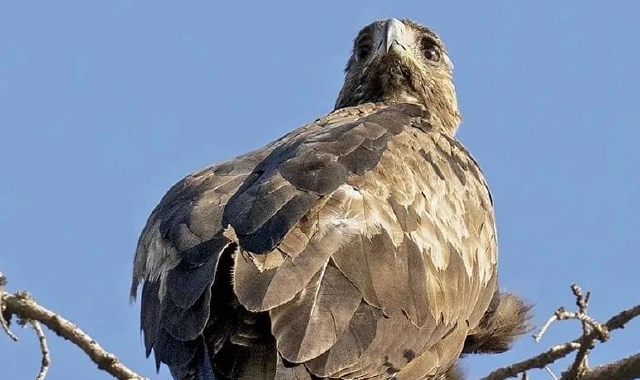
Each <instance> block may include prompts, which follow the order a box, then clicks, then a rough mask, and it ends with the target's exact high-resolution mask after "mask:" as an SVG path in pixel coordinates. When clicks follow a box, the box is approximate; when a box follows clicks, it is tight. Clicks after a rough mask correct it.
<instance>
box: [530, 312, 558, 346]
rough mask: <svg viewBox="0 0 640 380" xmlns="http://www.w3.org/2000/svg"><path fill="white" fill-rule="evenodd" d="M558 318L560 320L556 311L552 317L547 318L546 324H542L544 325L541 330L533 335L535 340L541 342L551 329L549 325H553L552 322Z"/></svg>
mask: <svg viewBox="0 0 640 380" xmlns="http://www.w3.org/2000/svg"><path fill="white" fill-rule="evenodd" d="M557 320H558V317H557V316H556V314H555V313H554V314H553V315H552V316H551V317H549V319H547V321H546V322H545V323H544V325H542V327H541V328H540V331H539V332H538V333H537V334H535V335H534V336H533V340H535V341H536V343H540V341H541V340H542V337H543V336H544V334H545V333H546V332H547V330H548V329H549V326H551V324H552V323H553V322H555V321H557Z"/></svg>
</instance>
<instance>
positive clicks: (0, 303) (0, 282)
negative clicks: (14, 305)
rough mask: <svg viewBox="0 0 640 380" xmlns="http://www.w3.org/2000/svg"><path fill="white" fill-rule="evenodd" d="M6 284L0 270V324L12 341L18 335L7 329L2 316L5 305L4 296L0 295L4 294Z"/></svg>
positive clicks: (5, 279)
mask: <svg viewBox="0 0 640 380" xmlns="http://www.w3.org/2000/svg"><path fill="white" fill-rule="evenodd" d="M6 285H7V278H6V277H5V276H4V274H3V273H2V272H0V326H2V330H3V331H4V333H5V334H7V336H9V338H11V340H13V341H14V342H17V341H18V337H17V336H16V334H14V333H13V332H12V331H11V329H9V322H7V319H6V318H5V316H4V315H5V309H6V306H5V305H4V297H2V295H3V294H4V287H5V286H6ZM7 318H8V317H7Z"/></svg>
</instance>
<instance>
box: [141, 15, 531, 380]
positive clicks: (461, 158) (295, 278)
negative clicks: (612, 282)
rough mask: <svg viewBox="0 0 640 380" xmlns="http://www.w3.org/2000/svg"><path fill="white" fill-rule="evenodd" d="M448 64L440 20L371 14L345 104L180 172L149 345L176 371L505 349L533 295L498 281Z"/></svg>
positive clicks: (247, 369) (451, 371) (411, 365)
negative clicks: (430, 23) (433, 26)
mask: <svg viewBox="0 0 640 380" xmlns="http://www.w3.org/2000/svg"><path fill="white" fill-rule="evenodd" d="M451 70H452V65H451V62H450V60H449V58H448V56H447V53H446V51H445V49H444V46H443V45H442V42H441V41H440V39H439V38H438V36H437V35H435V33H433V32H432V31H430V30H429V29H427V28H425V27H423V26H420V25H418V24H416V23H414V22H411V21H408V20H404V21H398V20H395V19H391V20H386V21H378V22H375V23H373V24H371V25H369V26H367V27H365V28H364V29H363V30H362V31H361V32H360V33H359V35H358V37H357V38H356V40H355V43H354V51H353V55H352V56H351V58H350V59H349V62H348V64H347V69H346V76H345V84H344V86H343V88H342V90H341V91H340V95H339V96H338V99H337V101H336V110H335V111H334V112H332V113H330V114H329V115H327V116H325V117H323V118H321V119H318V120H317V121H315V122H313V123H310V124H307V125H305V126H303V127H301V128H299V129H296V130H294V131H293V132H291V133H289V134H287V135H286V136H284V137H282V138H281V139H279V140H277V141H275V142H273V143H271V144H268V145H266V146H265V147H263V148H260V149H258V150H256V151H253V152H251V153H248V154H245V155H243V156H239V157H237V158H235V159H232V160H230V161H227V162H224V163H221V164H215V165H212V166H210V167H208V168H206V169H204V170H202V171H200V172H197V173H195V174H192V175H189V176H187V177H186V178H184V179H183V180H182V181H180V182H178V183H177V184H176V185H174V186H173V188H171V189H170V190H169V192H168V193H167V194H166V195H165V196H164V198H163V199H162V200H161V201H160V204H159V205H158V206H157V207H156V209H155V210H154V211H153V213H152V214H151V216H150V217H149V220H148V221H147V225H146V226H145V228H144V230H143V232H142V235H141V236H140V240H139V243H138V249H137V252H136V257H135V262H134V274H133V283H132V290H131V294H132V297H135V296H136V291H137V288H138V285H139V284H140V283H144V285H143V289H142V310H141V324H142V329H143V331H144V338H145V346H146V348H147V355H149V354H150V352H151V351H154V354H155V358H156V362H157V364H158V365H160V363H165V364H167V365H168V366H169V368H170V370H171V372H172V374H173V376H174V377H175V378H176V379H215V378H220V379H222V378H228V379H243V380H249V379H252V380H254V379H255V380H258V379H260V380H262V379H264V380H273V379H279V380H288V379H291V380H301V379H308V380H311V379H317V378H340V379H387V378H391V377H394V378H397V379H401V380H419V379H441V380H444V379H447V380H455V379H459V378H460V377H461V375H460V373H459V370H458V369H457V367H456V360H457V358H458V357H459V356H460V354H461V353H463V352H466V353H472V352H501V351H504V350H506V349H507V348H508V346H509V344H510V343H511V342H512V341H513V340H514V339H515V338H516V337H517V336H518V335H520V334H522V333H523V332H524V331H526V321H527V319H528V311H529V309H528V307H527V306H526V305H525V304H524V303H523V302H522V301H520V300H519V299H518V298H516V297H515V296H513V295H510V294H502V293H499V292H498V291H497V273H496V270H497V245H496V233H495V223H494V217H493V205H492V200H491V196H490V194H489V190H488V188H487V185H486V183H485V181H484V177H483V175H482V172H481V170H480V168H479V167H478V165H477V164H476V162H475V161H474V160H473V158H472V157H471V155H470V154H469V153H468V152H467V151H466V149H465V148H464V147H463V146H462V145H461V144H460V143H459V142H458V141H457V140H456V139H455V137H454V135H455V131H456V129H457V127H458V125H459V123H460V120H461V118H460V114H459V112H458V107H457V103H456V95H455V90H454V87H453V82H452V79H451Z"/></svg>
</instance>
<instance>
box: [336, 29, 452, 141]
mask: <svg viewBox="0 0 640 380" xmlns="http://www.w3.org/2000/svg"><path fill="white" fill-rule="evenodd" d="M452 69H453V65H452V63H451V61H450V60H449V57H448V55H447V51H446V50H445V47H444V44H443V43H442V41H441V40H440V38H439V37H438V35H436V34H435V33H434V32H432V31H431V30H429V29H428V28H426V27H424V26H422V25H420V24H417V23H415V22H413V21H411V20H402V21H399V20H396V19H394V18H392V19H389V20H385V21H376V22H374V23H372V24H370V25H367V26H366V27H364V28H363V29H362V30H361V31H360V33H358V36H357V37H356V39H355V41H354V44H353V53H352V54H351V57H350V58H349V61H348V62H347V67H346V69H345V73H346V74H345V80H344V85H343V87H342V90H340V94H339V95H338V99H337V101H336V106H335V108H336V109H339V108H344V107H349V106H354V105H357V104H361V103H367V102H374V103H375V102H382V103H387V104H393V103H417V104H421V105H423V106H425V107H426V108H427V109H428V110H429V111H430V113H431V115H432V117H434V118H436V119H439V120H438V121H439V122H440V123H441V125H442V126H443V127H444V128H446V129H448V130H450V131H451V132H452V133H453V132H455V130H456V129H457V127H458V124H460V121H461V116H460V112H459V110H458V102H457V99H456V91H455V88H454V86H453V79H452Z"/></svg>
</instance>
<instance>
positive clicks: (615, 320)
mask: <svg viewBox="0 0 640 380" xmlns="http://www.w3.org/2000/svg"><path fill="white" fill-rule="evenodd" d="M639 315H640V305H636V306H634V307H632V308H629V309H627V310H624V311H622V312H620V313H618V314H616V315H615V316H613V317H612V318H610V319H609V320H608V321H607V322H606V323H605V324H604V325H603V327H604V328H606V329H607V331H613V330H616V329H620V328H623V327H624V325H625V324H626V323H628V322H629V321H630V320H632V319H633V318H635V317H637V316H639ZM599 337H600V334H599V333H598V332H597V331H592V332H590V333H589V334H588V335H587V336H581V337H580V338H577V339H575V340H573V341H571V342H567V343H564V344H561V345H558V346H554V347H551V348H550V349H549V350H547V351H545V352H543V353H541V354H539V355H537V356H534V357H532V358H530V359H527V360H523V361H521V362H518V363H515V364H512V365H508V366H505V367H502V368H498V369H497V370H495V371H493V372H491V373H490V374H489V375H487V376H485V377H483V378H482V379H481V380H503V379H508V378H510V377H517V376H518V374H520V373H522V372H525V371H528V370H530V369H534V368H540V369H542V368H544V367H545V366H546V365H549V364H551V363H553V362H555V361H556V360H558V359H561V358H563V357H565V356H567V355H568V354H570V353H571V352H573V351H576V350H578V349H580V347H581V346H582V344H583V343H584V342H585V341H586V340H592V341H593V340H594V339H598V338H599Z"/></svg>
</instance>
